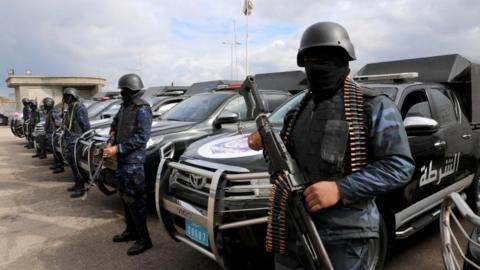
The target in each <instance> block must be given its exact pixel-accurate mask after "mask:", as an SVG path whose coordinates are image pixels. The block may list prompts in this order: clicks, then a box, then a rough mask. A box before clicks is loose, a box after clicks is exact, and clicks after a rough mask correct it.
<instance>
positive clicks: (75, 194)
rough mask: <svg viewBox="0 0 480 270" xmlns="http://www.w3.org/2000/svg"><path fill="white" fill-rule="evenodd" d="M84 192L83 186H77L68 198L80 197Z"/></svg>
mask: <svg viewBox="0 0 480 270" xmlns="http://www.w3.org/2000/svg"><path fill="white" fill-rule="evenodd" d="M84 194H85V188H83V187H78V188H77V189H76V190H75V191H74V192H72V194H70V198H72V199H75V198H78V197H82V196H83V195H84Z"/></svg>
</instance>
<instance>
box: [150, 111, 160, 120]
mask: <svg viewBox="0 0 480 270" xmlns="http://www.w3.org/2000/svg"><path fill="white" fill-rule="evenodd" d="M160 116H162V113H160V112H153V114H152V117H153V118H154V119H158V118H160Z"/></svg>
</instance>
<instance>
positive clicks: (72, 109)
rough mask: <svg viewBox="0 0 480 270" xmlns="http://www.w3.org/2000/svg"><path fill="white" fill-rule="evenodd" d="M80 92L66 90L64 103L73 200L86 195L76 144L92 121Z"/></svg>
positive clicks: (64, 127) (65, 136) (72, 89)
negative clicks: (79, 168)
mask: <svg viewBox="0 0 480 270" xmlns="http://www.w3.org/2000/svg"><path fill="white" fill-rule="evenodd" d="M79 98H80V96H79V94H78V90H77V89H75V88H72V87H68V88H65V90H64V91H63V101H64V102H65V103H66V104H67V105H68V110H67V113H66V115H65V118H64V119H63V130H64V132H65V135H64V138H65V142H66V154H67V161H68V165H69V166H70V168H71V169H72V173H73V177H74V181H75V184H74V185H73V186H72V187H70V188H68V189H67V190H68V191H69V192H72V194H70V197H71V198H78V197H81V196H83V194H85V181H84V180H83V178H82V176H81V175H80V173H79V172H78V168H77V164H76V163H75V157H74V154H75V142H76V141H77V139H78V138H79V137H80V135H82V134H83V133H85V132H87V131H88V130H90V120H89V119H88V111H87V108H85V105H83V104H82V103H81V102H80V100H79Z"/></svg>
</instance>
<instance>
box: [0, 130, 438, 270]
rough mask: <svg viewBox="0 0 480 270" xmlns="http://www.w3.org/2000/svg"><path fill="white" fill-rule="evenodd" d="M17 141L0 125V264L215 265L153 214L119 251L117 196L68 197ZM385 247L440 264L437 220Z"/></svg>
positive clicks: (64, 181) (398, 265)
mask: <svg viewBox="0 0 480 270" xmlns="http://www.w3.org/2000/svg"><path fill="white" fill-rule="evenodd" d="M24 142H25V140H24V139H19V138H16V137H14V136H13V135H12V134H11V133H10V130H9V129H8V127H0V269H9V270H10V269H39V270H43V269H49V270H50V269H61V270H64V269H104V270H108V269H115V270H120V269H129V270H131V269H146V270H148V269H195V270H202V269H214V270H217V269H219V268H218V267H217V266H216V264H215V263H214V262H212V261H211V260H209V259H207V258H206V257H204V256H203V255H201V254H200V253H198V252H196V251H194V250H192V249H191V248H189V247H187V246H186V245H184V244H181V243H175V242H174V241H173V240H171V239H170V238H169V237H168V235H167V234H166V233H165V231H164V230H163V227H162V225H161V224H160V222H159V221H158V219H157V218H156V215H155V214H154V213H151V214H150V215H149V217H148V225H149V228H150V231H151V234H152V239H153V241H154V248H153V249H151V250H149V251H148V252H146V253H144V254H142V255H139V256H135V257H128V256H126V254H125V252H126V250H127V248H128V247H129V245H130V244H125V243H121V244H114V243H112V242H111V237H112V235H113V234H115V233H118V232H121V231H122V230H123V220H122V218H121V217H122V212H121V208H120V203H119V199H118V198H117V196H115V195H114V196H111V197H105V196H104V195H102V194H101V193H100V192H99V191H98V190H96V189H93V190H92V191H91V192H90V194H89V196H88V198H87V200H85V201H82V200H80V199H75V200H72V199H70V198H69V197H68V193H67V192H66V188H67V187H69V186H70V185H71V184H72V182H71V180H70V179H71V175H70V171H69V170H67V171H66V172H65V173H63V174H59V175H53V174H51V173H50V171H49V170H48V166H50V165H51V163H52V159H51V157H49V158H47V159H44V160H38V159H33V158H31V157H30V156H31V155H32V154H33V153H32V151H31V150H27V149H26V148H24V147H23V144H24ZM391 253H392V254H393V256H391V257H390V258H389V260H388V262H387V265H386V269H389V270H393V269H395V270H402V269H406V270H407V269H408V270H411V269H443V263H442V259H441V255H440V254H441V253H440V240H439V230H438V225H437V224H434V225H432V226H430V227H429V228H427V229H426V230H424V231H422V232H421V233H420V234H417V235H416V236H415V237H414V238H412V239H410V240H409V241H405V242H402V243H400V244H399V245H398V247H397V248H396V249H395V250H393V252H391Z"/></svg>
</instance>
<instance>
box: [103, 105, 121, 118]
mask: <svg viewBox="0 0 480 270" xmlns="http://www.w3.org/2000/svg"><path fill="white" fill-rule="evenodd" d="M120 106H122V104H120V103H117V104H113V105H112V106H110V108H108V109H107V110H106V111H104V112H103V114H109V115H114V114H117V112H118V110H120Z"/></svg>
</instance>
